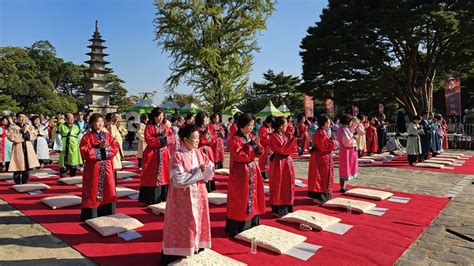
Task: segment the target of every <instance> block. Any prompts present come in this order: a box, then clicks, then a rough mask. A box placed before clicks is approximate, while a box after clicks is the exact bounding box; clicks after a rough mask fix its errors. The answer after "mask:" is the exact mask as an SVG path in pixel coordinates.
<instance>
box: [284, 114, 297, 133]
mask: <svg viewBox="0 0 474 266" xmlns="http://www.w3.org/2000/svg"><path fill="white" fill-rule="evenodd" d="M286 122H288V126H287V127H286V132H285V135H286V137H287V138H290V137H291V136H294V135H295V126H294V125H293V117H291V116H288V117H286Z"/></svg>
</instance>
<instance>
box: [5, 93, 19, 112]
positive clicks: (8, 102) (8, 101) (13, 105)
mask: <svg viewBox="0 0 474 266" xmlns="http://www.w3.org/2000/svg"><path fill="white" fill-rule="evenodd" d="M5 110H10V111H12V112H18V111H20V107H19V106H18V103H17V101H15V100H14V99H13V98H12V97H11V96H10V95H5V94H0V111H5Z"/></svg>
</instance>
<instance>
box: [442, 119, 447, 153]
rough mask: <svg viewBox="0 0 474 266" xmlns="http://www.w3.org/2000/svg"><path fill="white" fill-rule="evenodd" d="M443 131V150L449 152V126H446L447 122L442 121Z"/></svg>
mask: <svg viewBox="0 0 474 266" xmlns="http://www.w3.org/2000/svg"><path fill="white" fill-rule="evenodd" d="M441 129H442V130H443V133H444V134H443V149H445V150H447V149H448V148H449V144H448V143H449V142H448V124H446V120H444V118H443V120H441Z"/></svg>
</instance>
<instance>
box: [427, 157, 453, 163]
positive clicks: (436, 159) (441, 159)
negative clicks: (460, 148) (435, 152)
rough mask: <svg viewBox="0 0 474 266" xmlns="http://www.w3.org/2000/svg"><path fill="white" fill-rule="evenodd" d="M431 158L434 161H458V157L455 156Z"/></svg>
mask: <svg viewBox="0 0 474 266" xmlns="http://www.w3.org/2000/svg"><path fill="white" fill-rule="evenodd" d="M430 160H432V161H447V162H453V163H454V162H456V161H457V160H456V159H453V158H438V157H431V158H430Z"/></svg>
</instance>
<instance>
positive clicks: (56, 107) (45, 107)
mask: <svg viewBox="0 0 474 266" xmlns="http://www.w3.org/2000/svg"><path fill="white" fill-rule="evenodd" d="M86 70H87V67H86V66H84V65H76V64H74V63H72V62H64V60H63V59H61V58H58V57H57V56H56V49H55V48H54V46H53V45H52V44H51V43H50V42H49V41H37V42H35V43H34V44H33V45H32V46H31V47H26V48H24V49H22V48H19V47H0V88H1V89H2V90H3V93H4V94H6V95H5V96H8V97H10V98H5V99H2V98H0V110H2V109H1V108H6V109H10V110H12V111H14V110H13V109H15V108H16V110H15V111H18V110H22V111H25V112H31V113H44V114H55V113H56V112H76V111H77V110H78V108H83V106H84V103H85V100H84V96H85V94H86V91H87V76H86V73H87V72H86ZM107 77H108V79H109V81H110V82H111V83H110V84H109V85H108V88H109V89H111V90H112V95H111V103H112V104H115V105H118V106H119V110H125V109H126V108H128V107H130V106H131V105H132V103H131V100H130V99H129V98H127V97H126V94H127V90H126V89H125V88H124V87H123V86H122V85H121V84H122V83H123V81H122V80H121V79H120V78H118V77H117V76H116V75H114V74H113V73H111V74H109V75H108V76H107ZM10 99H11V100H10ZM9 102H11V104H9ZM3 103H5V107H3ZM9 106H11V107H9ZM7 107H8V108H7Z"/></svg>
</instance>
